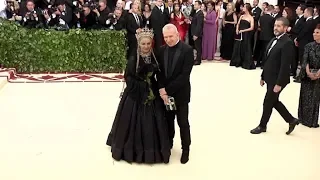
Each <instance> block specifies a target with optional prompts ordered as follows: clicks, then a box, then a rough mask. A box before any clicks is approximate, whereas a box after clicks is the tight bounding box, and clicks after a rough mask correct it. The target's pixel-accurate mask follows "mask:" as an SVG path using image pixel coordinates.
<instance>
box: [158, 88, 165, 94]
mask: <svg viewBox="0 0 320 180" xmlns="http://www.w3.org/2000/svg"><path fill="white" fill-rule="evenodd" d="M159 93H160V96H162V95H167V92H166V89H165V88H161V89H159Z"/></svg>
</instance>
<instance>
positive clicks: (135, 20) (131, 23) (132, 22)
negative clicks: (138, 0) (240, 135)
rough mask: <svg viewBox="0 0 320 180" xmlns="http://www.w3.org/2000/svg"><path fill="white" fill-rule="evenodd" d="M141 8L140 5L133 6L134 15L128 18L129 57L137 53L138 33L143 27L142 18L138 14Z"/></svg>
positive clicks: (131, 14)
mask: <svg viewBox="0 0 320 180" xmlns="http://www.w3.org/2000/svg"><path fill="white" fill-rule="evenodd" d="M138 13H139V7H138V5H136V4H134V5H132V13H130V14H128V16H127V26H126V27H127V40H128V46H129V50H128V54H127V55H128V57H129V56H130V55H132V54H134V53H135V52H136V51H137V47H138V44H137V38H136V33H137V32H139V31H140V30H141V28H142V27H143V20H142V17H141V16H140V15H139V14H138Z"/></svg>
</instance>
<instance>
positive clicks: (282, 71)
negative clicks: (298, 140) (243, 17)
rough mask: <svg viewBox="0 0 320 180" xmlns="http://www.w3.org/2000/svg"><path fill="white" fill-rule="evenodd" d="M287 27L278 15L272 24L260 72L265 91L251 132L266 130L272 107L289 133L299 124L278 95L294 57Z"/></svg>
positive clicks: (287, 24) (283, 19)
mask: <svg viewBox="0 0 320 180" xmlns="http://www.w3.org/2000/svg"><path fill="white" fill-rule="evenodd" d="M288 27H289V21H288V20H287V19H286V18H283V17H280V18H278V19H277V20H276V22H275V24H274V34H275V36H276V37H275V38H273V39H272V40H271V41H270V43H269V44H268V46H267V52H266V62H265V65H264V68H263V71H262V74H261V80H260V85H261V86H263V85H264V83H266V84H267V93H266V96H265V98H264V102H263V113H262V117H261V121H260V124H259V126H258V127H256V128H254V129H253V130H251V133H252V134H260V133H262V132H266V131H267V123H268V121H269V119H270V116H271V113H272V109H273V108H275V109H276V110H277V111H278V112H279V114H280V115H281V116H282V118H284V120H285V121H286V122H287V123H289V130H288V131H287V132H286V134H287V135H289V134H290V133H291V132H292V131H293V130H294V128H295V126H296V125H298V124H299V120H298V119H296V118H294V117H293V116H292V115H291V114H290V113H289V111H288V110H287V109H286V107H285V106H284V105H283V104H282V102H280V101H279V95H280V93H281V92H282V91H283V89H284V88H285V87H286V85H287V84H289V83H290V64H291V61H292V58H293V57H294V56H293V54H292V52H293V50H294V45H293V42H292V40H291V39H290V38H289V36H288V35H287V34H286V33H285V32H286V31H287V28H288Z"/></svg>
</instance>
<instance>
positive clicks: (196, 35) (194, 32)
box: [191, 1, 204, 65]
mask: <svg viewBox="0 0 320 180" xmlns="http://www.w3.org/2000/svg"><path fill="white" fill-rule="evenodd" d="M201 5H202V3H201V2H200V1H195V3H194V10H195V11H196V12H195V14H194V16H193V17H192V21H191V36H192V39H193V41H194V48H195V49H196V51H197V57H196V61H195V65H200V64H201V54H202V31H203V22H204V15H203V12H202V11H201V9H200V8H201Z"/></svg>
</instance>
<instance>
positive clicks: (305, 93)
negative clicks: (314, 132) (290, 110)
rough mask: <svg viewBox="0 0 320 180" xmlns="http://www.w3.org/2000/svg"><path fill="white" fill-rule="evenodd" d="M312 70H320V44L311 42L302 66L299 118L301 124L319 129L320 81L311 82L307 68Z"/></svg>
mask: <svg viewBox="0 0 320 180" xmlns="http://www.w3.org/2000/svg"><path fill="white" fill-rule="evenodd" d="M307 64H309V68H310V69H315V70H318V69H320V44H317V43H316V42H311V43H309V44H307V45H306V46H305V50H304V55H303V63H302V66H301V73H300V77H301V88H300V98H299V108H298V116H299V119H300V120H301V121H302V122H301V124H303V125H305V126H307V127H310V128H316V127H319V103H320V79H317V80H311V79H310V78H309V77H308V76H307V73H306V66H307Z"/></svg>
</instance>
